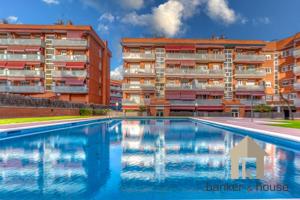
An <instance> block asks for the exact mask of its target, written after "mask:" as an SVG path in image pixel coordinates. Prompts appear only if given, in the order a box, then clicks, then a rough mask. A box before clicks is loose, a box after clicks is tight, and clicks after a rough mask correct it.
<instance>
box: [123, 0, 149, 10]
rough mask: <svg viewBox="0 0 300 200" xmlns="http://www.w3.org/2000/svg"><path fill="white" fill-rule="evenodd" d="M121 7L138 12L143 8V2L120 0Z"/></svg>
mask: <svg viewBox="0 0 300 200" xmlns="http://www.w3.org/2000/svg"><path fill="white" fill-rule="evenodd" d="M121 3H122V5H123V7H125V8H129V9H134V10H139V9H141V8H142V7H143V6H144V0H121Z"/></svg>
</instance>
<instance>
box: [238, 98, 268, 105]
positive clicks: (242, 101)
mask: <svg viewBox="0 0 300 200" xmlns="http://www.w3.org/2000/svg"><path fill="white" fill-rule="evenodd" d="M240 103H241V104H243V105H246V106H251V105H254V106H255V105H260V104H266V101H265V100H256V99H254V100H253V101H251V99H241V100H240ZM252 103H253V104H252Z"/></svg>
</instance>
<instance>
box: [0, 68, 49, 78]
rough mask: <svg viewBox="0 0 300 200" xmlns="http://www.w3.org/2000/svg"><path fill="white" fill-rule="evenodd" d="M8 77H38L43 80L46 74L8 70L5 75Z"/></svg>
mask: <svg viewBox="0 0 300 200" xmlns="http://www.w3.org/2000/svg"><path fill="white" fill-rule="evenodd" d="M0 74H1V75H2V73H1V72H0ZM4 75H5V76H7V77H36V78H43V77H44V72H43V71H40V70H7V71H6V72H5V74H4Z"/></svg>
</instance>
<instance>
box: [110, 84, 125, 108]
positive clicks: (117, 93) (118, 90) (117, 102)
mask: <svg viewBox="0 0 300 200" xmlns="http://www.w3.org/2000/svg"><path fill="white" fill-rule="evenodd" d="M122 98H123V95H122V81H120V80H110V106H111V107H112V108H115V109H120V108H121V105H122Z"/></svg>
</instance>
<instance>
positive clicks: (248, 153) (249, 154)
mask: <svg viewBox="0 0 300 200" xmlns="http://www.w3.org/2000/svg"><path fill="white" fill-rule="evenodd" d="M267 155H268V154H267V153H266V152H265V151H264V150H263V149H261V148H260V146H259V145H258V144H257V143H256V142H254V141H253V140H252V139H251V138H250V137H248V136H246V137H245V138H244V139H243V140H242V141H241V142H240V143H239V144H237V145H236V146H235V147H233V148H232V149H231V151H230V161H231V179H238V178H239V162H240V161H242V178H243V179H246V178H251V177H250V175H249V174H248V173H247V169H246V159H247V158H255V160H256V178H257V179H262V178H263V177H264V157H265V156H267Z"/></svg>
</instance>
